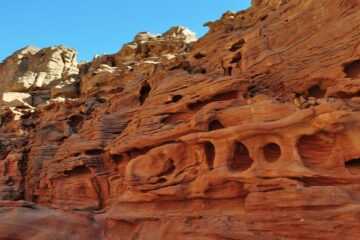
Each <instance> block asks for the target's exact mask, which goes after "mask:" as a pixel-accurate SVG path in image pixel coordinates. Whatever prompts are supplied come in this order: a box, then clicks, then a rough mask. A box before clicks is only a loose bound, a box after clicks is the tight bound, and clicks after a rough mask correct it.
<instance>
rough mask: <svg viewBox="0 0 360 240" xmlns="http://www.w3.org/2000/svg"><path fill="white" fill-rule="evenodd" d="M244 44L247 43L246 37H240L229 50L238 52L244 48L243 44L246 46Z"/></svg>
mask: <svg viewBox="0 0 360 240" xmlns="http://www.w3.org/2000/svg"><path fill="white" fill-rule="evenodd" d="M244 44H245V41H244V39H240V40H239V41H237V42H236V43H234V44H233V45H232V46H231V48H230V49H229V50H230V51H231V52H236V51H237V50H239V49H240V48H242V46H244Z"/></svg>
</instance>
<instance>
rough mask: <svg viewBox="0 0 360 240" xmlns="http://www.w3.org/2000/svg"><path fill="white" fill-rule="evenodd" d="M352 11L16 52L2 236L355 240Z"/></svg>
mask: <svg viewBox="0 0 360 240" xmlns="http://www.w3.org/2000/svg"><path fill="white" fill-rule="evenodd" d="M359 17H360V1H357V0H351V1H350V0H332V1H328V0H305V1H300V0H287V1H284V0H262V1H253V6H252V7H251V8H250V9H248V10H245V11H240V12H237V13H232V12H227V13H225V14H224V15H223V17H222V18H221V19H220V20H218V21H215V22H212V23H207V24H206V25H207V26H209V28H210V31H209V33H208V34H206V35H205V36H204V37H202V38H200V39H199V40H197V41H195V36H194V34H193V33H192V32H190V30H188V29H185V28H183V27H175V28H172V29H170V30H169V31H167V32H166V33H164V34H162V35H153V34H150V33H140V34H138V35H137V36H136V37H135V39H134V41H133V42H132V43H129V44H126V45H124V47H123V48H122V49H121V50H120V51H119V52H118V53H116V54H113V55H102V56H97V57H95V58H94V59H93V61H92V62H89V63H80V64H76V59H75V55H76V54H75V53H74V52H73V51H72V50H69V49H67V48H64V47H55V48H47V49H43V50H40V49H34V48H26V49H23V50H21V51H19V52H17V53H15V54H14V55H13V56H11V57H9V58H7V59H6V60H5V61H4V62H3V63H2V65H1V66H0V80H1V81H0V84H2V85H1V86H3V88H1V91H2V93H3V102H4V103H3V104H4V106H3V107H2V109H1V112H0V120H1V121H0V122H1V128H0V190H1V191H0V199H1V201H0V239H1V238H3V239H49V238H54V239H206V240H208V239H255V240H256V239H259V240H260V239H274V240H275V239H354V240H355V239H359V236H360V230H359V229H360V228H359V227H360V221H359V220H360V218H359V216H360V184H359V181H360V137H359V136H360V112H359V110H360V82H359V72H360V64H359V59H360V52H359V46H358V45H359V40H358V39H359V38H358V35H360V28H359V27H360V26H359V23H360V21H356V19H358V18H359ZM350 22H351V24H349V23H350ZM41 53H45V56H47V55H46V54H48V55H49V58H50V59H52V60H49V62H47V63H46V64H47V65H46V64H45V65H46V66H48V67H47V70H46V71H45V70H42V68H41V66H42V65H41V64H40V65H38V64H37V63H38V62H37V61H39V56H41ZM50 53H51V54H50ZM65 53H66V54H65ZM62 54H64V55H65V57H63V58H61V57H60V58H59V57H58V56H62ZM22 56H26V57H27V58H28V59H29V60H26V61H28V64H27V67H26V68H25V67H24V66H22V65H23V64H22V62H23V61H22V60H21V59H23V57H22ZM46 59H48V58H46ZM56 59H57V60H58V61H57V60H56ZM54 61H55V62H57V65H56V66H54V65H52V64H53V62H54ZM32 62H34V65H32ZM35 63H36V64H35ZM49 66H50V67H49ZM60 66H61V67H60ZM21 69H26V70H21ZM42 72H44V74H45V75H46V77H45V78H44V79H47V80H46V81H43V82H42V84H38V83H37V80H36V81H35V80H34V81H33V80H31V79H32V78H29V77H28V76H30V75H36V76H38V75H42ZM54 76H56V77H54ZM25 77H27V78H26V79H27V80H26V81H23V79H25ZM71 79H73V80H71ZM26 84H28V85H26ZM30 85H31V86H30ZM14 86H17V87H14ZM19 86H21V87H19ZM40 91H42V92H46V93H47V94H49V93H50V94H51V95H50V97H48V99H51V100H47V99H45V100H44V99H43V100H42V101H40V103H39V104H37V103H35V102H34V97H35V96H38V94H39V92H40ZM9 92H16V94H19V95H18V96H23V97H15V98H14V99H13V100H11V99H9V97H8V93H9ZM20 93H21V94H20ZM22 94H29V95H30V96H32V98H31V99H32V101H31V102H28V100H27V98H26V96H28V95H26V96H25V95H22ZM12 96H15V95H12ZM59 97H61V98H59ZM19 99H20V100H19ZM19 101H20V102H23V103H26V104H20V103H19ZM11 104H12V105H11Z"/></svg>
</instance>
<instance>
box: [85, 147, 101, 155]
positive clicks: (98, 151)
mask: <svg viewBox="0 0 360 240" xmlns="http://www.w3.org/2000/svg"><path fill="white" fill-rule="evenodd" d="M103 153H104V150H102V149H91V150H86V151H85V154H86V155H91V156H97V155H101V154H103Z"/></svg>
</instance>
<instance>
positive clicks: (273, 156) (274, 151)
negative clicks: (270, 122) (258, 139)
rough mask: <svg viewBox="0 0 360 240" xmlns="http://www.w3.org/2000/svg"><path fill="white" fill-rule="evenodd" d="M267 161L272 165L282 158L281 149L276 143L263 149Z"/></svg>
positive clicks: (269, 144)
mask: <svg viewBox="0 0 360 240" xmlns="http://www.w3.org/2000/svg"><path fill="white" fill-rule="evenodd" d="M263 152H264V157H265V160H266V161H268V162H270V163H272V162H275V161H276V160H278V159H279V158H280V156H281V148H280V146H279V145H277V144H276V143H268V144H266V145H265V146H264V148H263Z"/></svg>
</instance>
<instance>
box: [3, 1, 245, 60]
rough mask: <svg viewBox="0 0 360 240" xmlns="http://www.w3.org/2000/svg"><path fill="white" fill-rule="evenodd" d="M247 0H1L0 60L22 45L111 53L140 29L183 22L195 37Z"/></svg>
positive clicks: (86, 55) (82, 54)
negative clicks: (207, 24) (207, 23)
mask: <svg viewBox="0 0 360 240" xmlns="http://www.w3.org/2000/svg"><path fill="white" fill-rule="evenodd" d="M250 2H251V0H3V1H1V3H0V20H1V29H0V62H1V61H2V60H3V59H4V58H5V57H7V56H9V55H11V54H12V53H13V52H14V51H16V50H18V49H20V48H22V47H25V46H27V45H34V46H37V47H47V46H53V45H65V46H68V47H72V48H75V49H77V50H78V52H79V57H78V59H79V60H91V59H92V57H93V56H94V55H96V54H102V53H115V52H117V51H118V50H119V49H120V48H121V46H122V45H123V44H124V43H127V42H130V41H132V39H133V38H134V36H135V34H136V33H138V32H141V31H149V32H152V33H163V32H165V31H166V30H167V29H169V28H170V27H172V26H177V25H181V26H185V27H188V28H190V29H191V30H193V31H195V32H196V34H197V36H198V37H199V36H202V35H203V34H205V33H206V32H207V30H208V29H207V27H203V26H202V25H203V24H204V23H205V22H208V21H213V20H216V19H219V18H220V17H221V15H222V14H223V13H224V12H226V11H228V10H232V11H239V10H242V9H246V8H248V7H249V6H250Z"/></svg>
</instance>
